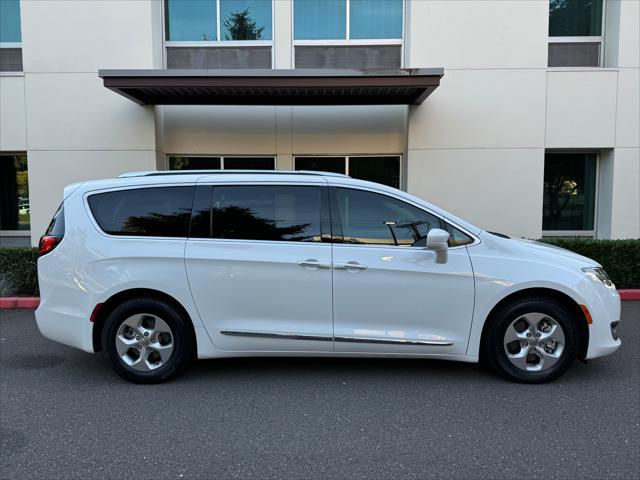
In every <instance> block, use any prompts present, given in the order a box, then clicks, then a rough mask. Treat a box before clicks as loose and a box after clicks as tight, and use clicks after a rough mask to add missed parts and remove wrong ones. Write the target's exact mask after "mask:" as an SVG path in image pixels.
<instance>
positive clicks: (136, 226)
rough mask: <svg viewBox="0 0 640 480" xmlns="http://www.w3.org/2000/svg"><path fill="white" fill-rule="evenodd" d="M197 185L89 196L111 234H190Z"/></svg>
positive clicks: (92, 205)
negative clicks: (195, 186) (192, 206)
mask: <svg viewBox="0 0 640 480" xmlns="http://www.w3.org/2000/svg"><path fill="white" fill-rule="evenodd" d="M193 193H194V187H153V188H135V189H129V190H117V191H113V192H106V193H97V194H94V195H91V196H90V197H89V206H90V207H91V212H92V213H93V216H94V217H95V219H96V222H98V225H100V228H101V229H102V230H103V231H104V232H105V233H108V234H111V235H135V236H145V237H186V236H187V235H188V232H189V220H190V218H191V205H192V203H193Z"/></svg>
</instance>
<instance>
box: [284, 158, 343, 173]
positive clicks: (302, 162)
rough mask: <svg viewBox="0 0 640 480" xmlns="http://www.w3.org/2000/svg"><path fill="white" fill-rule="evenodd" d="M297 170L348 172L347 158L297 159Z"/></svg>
mask: <svg viewBox="0 0 640 480" xmlns="http://www.w3.org/2000/svg"><path fill="white" fill-rule="evenodd" d="M295 169H296V170H308V171H314V172H331V173H342V174H344V173H345V172H346V158H345V157H296V162H295Z"/></svg>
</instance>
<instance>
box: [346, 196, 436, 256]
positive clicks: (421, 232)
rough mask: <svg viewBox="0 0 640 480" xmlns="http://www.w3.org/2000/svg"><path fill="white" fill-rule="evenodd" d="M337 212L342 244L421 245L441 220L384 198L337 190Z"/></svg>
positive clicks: (412, 207)
mask: <svg viewBox="0 0 640 480" xmlns="http://www.w3.org/2000/svg"><path fill="white" fill-rule="evenodd" d="M336 199H337V204H338V212H339V214H340V221H341V225H342V235H343V242H344V243H359V244H371V245H393V246H420V247H424V246H425V245H426V237H427V234H428V233H429V230H430V229H432V228H440V219H439V218H438V217H436V216H435V215H432V214H430V213H428V212H426V211H424V210H422V209H420V208H417V207H414V206H413V205H409V204H408V203H405V202H402V201H400V200H396V199H395V198H392V197H388V196H386V195H382V194H378V193H373V192H367V191H364V190H355V189H348V188H338V189H337V192H336Z"/></svg>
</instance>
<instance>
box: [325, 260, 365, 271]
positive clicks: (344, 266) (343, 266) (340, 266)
mask: <svg viewBox="0 0 640 480" xmlns="http://www.w3.org/2000/svg"><path fill="white" fill-rule="evenodd" d="M333 268H335V269H336V270H366V269H367V266H366V265H362V264H360V263H358V262H347V263H334V264H333Z"/></svg>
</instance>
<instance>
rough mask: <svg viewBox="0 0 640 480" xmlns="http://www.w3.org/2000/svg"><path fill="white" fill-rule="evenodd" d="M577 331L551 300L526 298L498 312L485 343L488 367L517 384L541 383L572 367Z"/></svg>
mask: <svg viewBox="0 0 640 480" xmlns="http://www.w3.org/2000/svg"><path fill="white" fill-rule="evenodd" d="M578 335H579V332H578V329H577V328H576V325H575V319H574V318H573V316H572V314H571V311H570V310H569V309H568V308H566V307H565V306H564V305H563V304H561V303H559V302H557V301H556V300H554V299H551V298H525V299H521V300H518V301H516V302H513V303H511V304H509V305H506V306H504V307H503V308H501V309H500V310H499V311H498V312H497V313H496V315H495V316H494V317H493V319H492V323H491V324H490V325H489V330H488V332H487V335H486V338H485V341H486V345H485V351H486V358H487V361H488V364H489V366H490V367H491V368H492V369H493V370H494V371H495V372H497V373H498V374H500V375H502V376H504V377H506V378H508V379H511V380H515V381H518V382H524V383H543V382H548V381H551V380H553V379H555V378H557V377H559V376H560V375H562V374H563V373H564V372H565V371H566V370H567V369H568V368H569V367H570V366H571V364H572V363H573V360H574V359H575V357H576V352H577V347H578Z"/></svg>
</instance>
